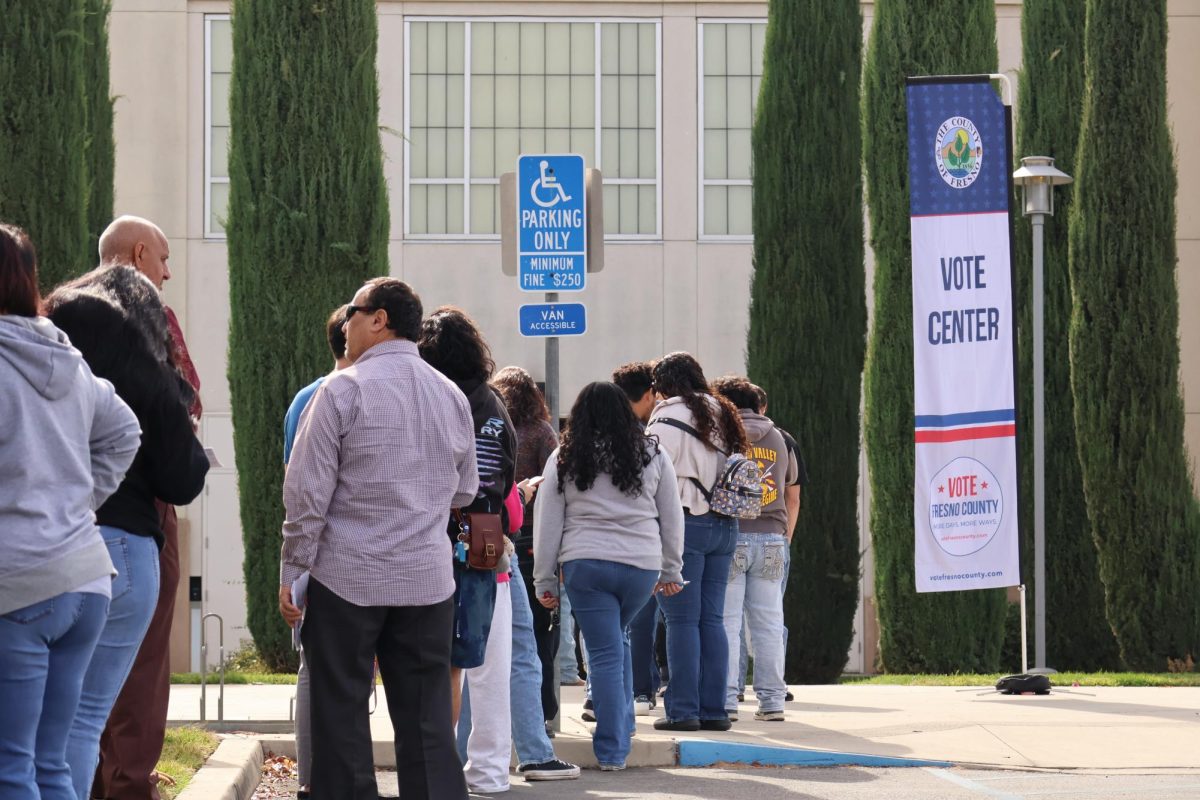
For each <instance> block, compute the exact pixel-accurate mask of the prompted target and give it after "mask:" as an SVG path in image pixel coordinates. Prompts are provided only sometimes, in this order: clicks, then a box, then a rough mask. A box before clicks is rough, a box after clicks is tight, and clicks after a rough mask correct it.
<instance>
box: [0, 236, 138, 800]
mask: <svg viewBox="0 0 1200 800" xmlns="http://www.w3.org/2000/svg"><path fill="white" fill-rule="evenodd" d="M37 285H38V280H37V260H36V256H35V253H34V249H33V245H32V243H31V242H30V241H29V237H28V236H27V235H26V234H25V232H24V231H22V230H21V229H20V228H16V227H13V226H10V225H5V224H2V223H0V420H4V425H3V430H2V431H0V715H2V716H0V719H2V720H3V724H0V797H4V798H10V797H11V798H26V797H30V798H36V797H39V796H40V797H74V796H75V794H74V788H73V787H72V785H71V775H70V772H68V770H67V765H66V759H65V754H66V745H67V732H68V731H69V730H70V727H71V720H73V719H74V718H75V712H76V708H77V706H78V704H79V693H80V689H81V687H82V685H83V676H84V672H85V670H86V669H87V665H88V662H89V661H90V660H91V657H92V651H93V650H94V649H95V647H96V640H97V638H98V637H99V636H100V631H101V629H102V628H103V627H104V623H105V620H106V619H107V618H108V604H109V597H110V595H111V591H112V590H111V585H112V576H113V574H115V571H114V570H113V562H112V560H111V559H110V558H109V555H108V549H107V548H106V547H105V544H104V540H103V539H102V538H101V536H100V530H99V528H98V527H97V526H96V515H95V509H96V508H98V507H99V506H100V505H101V504H102V503H103V502H104V501H105V500H106V499H107V498H108V496H109V495H111V494H112V493H113V492H114V491H115V490H116V488H117V486H118V484H120V483H121V479H122V478H123V477H124V475H125V471H126V470H127V469H128V468H129V465H130V464H131V463H132V462H133V457H134V455H135V454H136V453H137V449H138V442H139V435H140V432H139V430H138V423H137V418H136V417H135V416H134V414H133V412H132V411H130V409H129V407H128V406H127V405H125V403H124V402H122V401H121V399H120V398H119V397H117V395H116V392H115V391H114V390H113V387H112V384H110V383H108V382H107V381H102V380H100V379H98V378H96V377H95V376H93V375H92V372H91V370H90V369H88V366H87V364H85V363H84V361H83V358H82V356H80V354H79V351H78V350H76V349H75V348H73V347H72V346H71V343H70V341H68V340H67V337H66V335H64V334H63V333H62V331H60V330H58V328H56V327H54V325H53V324H51V323H50V321H49V320H47V319H44V318H42V317H39V316H38V306H39V304H40V300H39V297H38V289H37Z"/></svg>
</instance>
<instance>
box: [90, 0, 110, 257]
mask: <svg viewBox="0 0 1200 800" xmlns="http://www.w3.org/2000/svg"><path fill="white" fill-rule="evenodd" d="M111 9H112V2H111V0H85V14H84V18H83V43H84V58H83V63H84V74H85V75H86V76H87V84H86V86H85V91H86V93H87V139H86V140H85V142H84V146H85V148H86V149H85V151H84V159H85V161H86V162H87V167H86V168H87V181H88V200H87V232H88V243H87V248H88V254H89V256H90V257H91V259H92V261H89V262H87V263H88V264H92V263H95V259H96V258H97V249H96V245H97V243H98V241H99V239H100V234H101V233H103V232H104V229H105V228H106V227H108V223H110V222H112V218H113V102H112V96H111V95H110V94H109V80H108V73H109V63H108V13H109V11H110V10H111Z"/></svg>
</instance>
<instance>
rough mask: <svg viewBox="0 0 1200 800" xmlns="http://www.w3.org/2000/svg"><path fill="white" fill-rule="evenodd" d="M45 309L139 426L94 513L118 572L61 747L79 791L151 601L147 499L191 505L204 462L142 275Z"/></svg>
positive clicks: (110, 277)
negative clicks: (130, 456) (124, 470)
mask: <svg viewBox="0 0 1200 800" xmlns="http://www.w3.org/2000/svg"><path fill="white" fill-rule="evenodd" d="M46 310H47V314H48V315H49V317H50V319H51V320H52V321H53V322H54V324H55V325H57V326H58V327H59V328H61V329H62V330H63V331H65V332H66V334H67V335H68V336H70V337H71V341H72V342H74V343H75V346H76V347H78V348H79V350H80V352H82V353H83V357H84V359H85V360H86V361H87V362H88V365H89V366H90V367H91V369H92V372H94V373H95V374H96V375H97V376H99V377H102V378H104V379H106V380H109V381H112V384H113V386H114V387H115V388H116V390H117V394H118V395H119V396H120V397H121V399H122V400H124V401H125V402H126V403H128V404H129V407H130V408H132V409H133V412H134V413H135V414H136V415H137V418H138V423H139V424H140V425H141V427H142V442H141V447H139V448H138V452H137V457H136V458H135V459H134V461H133V465H132V466H131V467H130V468H129V472H128V474H126V476H125V480H123V481H122V482H121V485H120V486H119V487H118V488H117V491H116V492H115V493H114V494H113V496H112V497H110V498H109V499H108V501H107V502H105V503H104V505H102V506H100V508H98V509H97V510H96V521H97V522H98V523H99V524H100V531H101V532H102V533H103V534H104V541H105V544H106V545H107V546H108V550H109V554H110V555H111V556H112V559H113V562H114V563H117V564H118V567H117V569H118V571H119V572H120V574H119V575H118V576H117V578H116V580H115V581H114V582H113V600H112V605H111V606H110V607H109V611H108V620H107V621H106V623H105V625H104V631H103V633H101V635H100V641H99V642H98V643H97V645H96V652H95V653H94V654H93V655H92V660H91V663H90V664H89V665H88V669H87V674H86V675H85V677H84V681H83V693H82V695H81V696H80V700H79V712H78V713H77V714H76V715H75V722H74V724H73V725H72V726H71V734H70V739H69V743H68V747H67V763H68V764H69V765H70V767H71V780H72V781H73V782H74V784H75V789H76V793H77V794H78V795H79V796H80V797H87V796H88V795H89V794H90V793H91V789H92V780H93V777H94V775H95V773H96V765H97V763H98V761H99V753H100V735H101V733H102V732H103V731H104V726H105V723H106V722H107V720H108V717H109V714H110V713H111V711H112V708H113V704H114V703H115V702H116V699H117V695H118V694H119V693H120V691H121V687H122V686H124V685H125V681H126V679H127V678H128V676H129V673H130V670H131V669H132V667H133V663H134V659H135V658H136V656H137V653H138V650H139V649H140V647H141V644H142V639H143V638H144V637H145V635H146V631H147V629H148V628H149V626H150V620H151V617H152V616H153V614H154V607H155V605H156V604H157V603H158V592H159V579H160V575H159V552H160V551H161V550H162V547H163V543H164V541H165V539H164V534H163V527H162V516H161V514H160V512H159V509H158V507H157V506H156V505H155V501H156V500H161V501H162V502H165V503H169V504H170V505H177V506H183V505H187V504H188V503H190V502H192V501H193V500H194V499H196V497H197V496H198V495H199V494H200V492H201V490H202V489H203V488H204V480H205V476H206V475H207V474H208V467H209V463H208V457H207V456H206V455H205V454H204V448H203V447H202V446H201V444H200V441H199V440H198V439H197V438H196V434H195V431H194V429H193V427H192V418H191V414H190V412H189V407H190V406H191V405H192V402H193V400H194V399H195V393H194V390H193V389H192V387H191V385H190V384H189V383H188V382H187V380H186V379H185V378H184V377H183V375H182V374H181V373H180V372H179V370H178V368H177V367H176V365H175V363H174V361H173V355H172V353H173V345H172V341H171V334H170V328H169V326H168V322H167V314H166V311H165V309H164V307H163V304H162V300H161V298H160V297H159V294H158V290H157V289H156V288H155V287H154V284H153V283H151V282H150V279H149V278H147V277H146V276H145V275H143V274H142V273H140V272H138V271H137V270H136V269H134V268H133V267H100V268H98V269H94V270H92V271H91V272H89V273H87V274H86V275H84V276H82V277H80V278H77V279H75V280H73V281H71V282H69V283H66V284H63V285H62V286H60V287H58V288H57V289H55V290H54V292H53V293H52V294H51V295H50V296H49V297H48V298H46Z"/></svg>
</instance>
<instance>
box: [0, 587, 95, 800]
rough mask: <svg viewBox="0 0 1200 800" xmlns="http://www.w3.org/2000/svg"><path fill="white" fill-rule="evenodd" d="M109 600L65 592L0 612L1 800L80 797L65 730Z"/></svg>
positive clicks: (77, 699)
mask: <svg viewBox="0 0 1200 800" xmlns="http://www.w3.org/2000/svg"><path fill="white" fill-rule="evenodd" d="M107 617H108V598H107V597H105V596H104V595H100V594H90V593H83V592H66V593H65V594H60V595H58V596H56V597H52V598H50V599H49V600H43V601H41V602H40V603H34V604H33V605H31V606H26V607H25V608H19V609H17V610H16V611H11V612H9V613H7V614H5V615H3V616H0V709H3V715H4V724H3V725H0V797H3V798H5V800H39V798H42V800H76V798H77V794H76V792H75V787H74V786H72V784H71V771H70V769H69V768H68V767H67V753H66V751H67V735H68V733H69V732H70V730H71V720H73V719H75V709H76V708H77V707H78V705H79V692H80V689H81V688H82V686H83V673H84V671H85V670H86V669H87V665H88V661H89V660H91V658H92V651H93V650H95V648H96V640H97V639H99V638H100V631H101V629H103V628H104V620H105V619H106V618H107Z"/></svg>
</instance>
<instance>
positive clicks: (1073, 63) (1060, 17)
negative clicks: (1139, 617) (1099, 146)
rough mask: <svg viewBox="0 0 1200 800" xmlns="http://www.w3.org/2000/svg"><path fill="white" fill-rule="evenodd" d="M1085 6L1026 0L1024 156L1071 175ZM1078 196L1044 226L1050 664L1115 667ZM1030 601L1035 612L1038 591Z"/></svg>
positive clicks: (1025, 405)
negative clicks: (1073, 342) (1074, 219)
mask: <svg viewBox="0 0 1200 800" xmlns="http://www.w3.org/2000/svg"><path fill="white" fill-rule="evenodd" d="M1084 6H1085V0H1025V6H1024V10H1023V12H1022V17H1021V42H1022V49H1023V56H1022V63H1023V65H1024V66H1023V68H1022V70H1021V75H1020V80H1019V84H1018V87H1019V88H1018V90H1017V108H1018V111H1017V153H1016V155H1017V156H1018V157H1019V156H1026V155H1046V156H1053V157H1054V159H1055V164H1056V166H1057V167H1058V168H1059V169H1061V170H1063V171H1064V172H1066V173H1068V174H1073V172H1074V169H1075V147H1076V143H1077V142H1078V139H1079V120H1080V116H1081V115H1082V113H1083V26H1082V25H1080V24H1079V22H1080V20H1082V19H1083V18H1084V13H1085V7H1084ZM1019 196H1020V194H1019V192H1018V198H1019ZM1072 199H1073V192H1072V191H1071V190H1070V189H1069V188H1067V189H1058V190H1057V194H1056V197H1055V201H1056V206H1055V215H1056V219H1054V220H1051V221H1049V224H1047V225H1046V226H1045V229H1044V230H1045V251H1044V253H1045V279H1044V283H1045V288H1044V292H1043V297H1044V301H1045V326H1044V329H1043V330H1044V333H1043V337H1044V342H1045V349H1044V353H1045V379H1046V394H1045V397H1046V399H1045V415H1046V416H1045V419H1046V450H1045V452H1046V455H1045V459H1046V470H1045V482H1046V495H1045V496H1046V509H1045V514H1046V608H1047V612H1048V613H1047V615H1046V653H1047V658H1048V660H1049V663H1050V664H1052V665H1053V666H1055V667H1058V668H1059V669H1084V670H1101V669H1116V668H1117V667H1118V666H1119V664H1118V661H1117V645H1116V640H1115V639H1114V638H1113V634H1112V629H1111V628H1110V627H1109V625H1108V620H1107V618H1106V617H1105V613H1104V585H1103V584H1102V583H1101V582H1100V573H1099V571H1098V569H1097V566H1096V543H1095V540H1094V539H1093V538H1092V529H1091V526H1090V525H1089V524H1088V520H1087V510H1086V508H1085V507H1084V500H1083V478H1082V476H1081V475H1080V470H1079V454H1078V451H1077V450H1076V446H1075V398H1074V395H1073V394H1072V393H1071V358H1070V352H1069V342H1068V338H1067V328H1068V322H1069V320H1070V316H1071V281H1070V275H1069V272H1068V269H1067V220H1068V219H1069V214H1070V209H1071V202H1072ZM1013 209H1014V211H1013V218H1014V221H1015V227H1016V230H1015V236H1014V240H1015V247H1014V250H1013V263H1014V268H1015V269H1016V274H1017V297H1016V298H1015V299H1016V303H1015V306H1016V308H1018V309H1020V311H1019V316H1018V330H1019V332H1020V333H1019V350H1018V359H1019V360H1018V369H1019V374H1020V377H1021V380H1020V381H1019V383H1018V386H1019V390H1020V391H1021V398H1020V402H1019V403H1018V404H1017V407H1018V409H1019V413H1020V417H1019V424H1018V426H1017V434H1018V437H1019V438H1018V442H1019V446H1020V448H1021V451H1020V452H1021V459H1020V463H1021V497H1022V498H1023V500H1024V502H1023V503H1022V504H1021V523H1022V524H1021V530H1022V540H1021V555H1022V558H1021V575H1022V576H1023V579H1024V581H1025V584H1026V585H1027V586H1029V587H1030V588H1031V589H1032V588H1034V587H1033V586H1032V583H1033V538H1034V531H1033V338H1032V337H1033V315H1032V304H1031V302H1030V298H1031V294H1030V291H1031V288H1030V287H1031V279H1032V277H1031V276H1032V271H1033V265H1032V258H1031V253H1032V250H1031V249H1030V245H1029V242H1030V239H1031V225H1030V221H1029V218H1028V217H1025V216H1023V215H1022V214H1021V213H1020V210H1019V209H1020V205H1019V199H1018V201H1017V202H1015V203H1014V205H1013ZM1028 599H1029V602H1028V608H1029V610H1030V615H1032V608H1033V594H1032V592H1031V593H1030V594H1029V596H1028ZM1030 630H1033V628H1032V623H1031V627H1030ZM1004 666H1005V667H1009V666H1010V665H1008V664H1005V665H1004Z"/></svg>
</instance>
